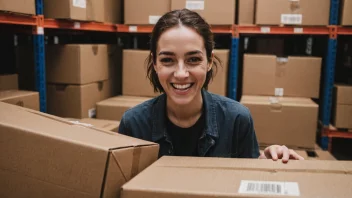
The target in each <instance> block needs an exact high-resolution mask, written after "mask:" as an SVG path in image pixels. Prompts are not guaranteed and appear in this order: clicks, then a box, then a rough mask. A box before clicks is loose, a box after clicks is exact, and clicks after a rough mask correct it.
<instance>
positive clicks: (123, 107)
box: [97, 96, 151, 121]
mask: <svg viewBox="0 0 352 198" xmlns="http://www.w3.org/2000/svg"><path fill="white" fill-rule="evenodd" d="M150 99H151V98H147V97H133V96H117V97H113V98H109V99H107V100H104V101H101V102H98V103H97V118H98V119H104V120H116V121H120V120H121V118H122V116H123V114H124V113H125V111H127V110H128V109H131V108H132V107H135V106H137V105H138V104H141V103H143V102H145V101H147V100H150Z"/></svg>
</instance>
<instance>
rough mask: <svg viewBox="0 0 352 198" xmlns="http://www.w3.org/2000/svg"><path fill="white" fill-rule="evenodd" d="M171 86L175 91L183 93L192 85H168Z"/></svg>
mask: <svg viewBox="0 0 352 198" xmlns="http://www.w3.org/2000/svg"><path fill="white" fill-rule="evenodd" d="M170 84H171V86H172V87H173V88H174V89H176V90H180V91H184V90H187V89H189V88H191V87H192V86H193V85H194V83H188V84H177V83H170Z"/></svg>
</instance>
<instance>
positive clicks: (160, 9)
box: [124, 0, 171, 25]
mask: <svg viewBox="0 0 352 198" xmlns="http://www.w3.org/2000/svg"><path fill="white" fill-rule="evenodd" d="M137 5H138V6H137ZM170 7H171V0H148V1H143V0H127V1H124V9H125V10H124V15H125V24H130V25H147V24H156V22H157V21H158V20H159V19H160V17H161V16H162V15H164V14H165V13H167V12H169V11H170Z"/></svg>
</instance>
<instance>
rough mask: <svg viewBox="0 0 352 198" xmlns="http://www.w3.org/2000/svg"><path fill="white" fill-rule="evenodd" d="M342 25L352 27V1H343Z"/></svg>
mask: <svg viewBox="0 0 352 198" xmlns="http://www.w3.org/2000/svg"><path fill="white" fill-rule="evenodd" d="M341 3H342V5H341V6H342V13H341V25H352V12H351V10H352V0H342V2H341Z"/></svg>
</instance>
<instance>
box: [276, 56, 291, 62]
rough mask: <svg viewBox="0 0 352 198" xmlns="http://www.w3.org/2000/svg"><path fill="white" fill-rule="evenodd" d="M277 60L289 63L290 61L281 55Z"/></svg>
mask: <svg viewBox="0 0 352 198" xmlns="http://www.w3.org/2000/svg"><path fill="white" fill-rule="evenodd" d="M276 62H278V63H287V62H288V58H283V57H279V58H276Z"/></svg>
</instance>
